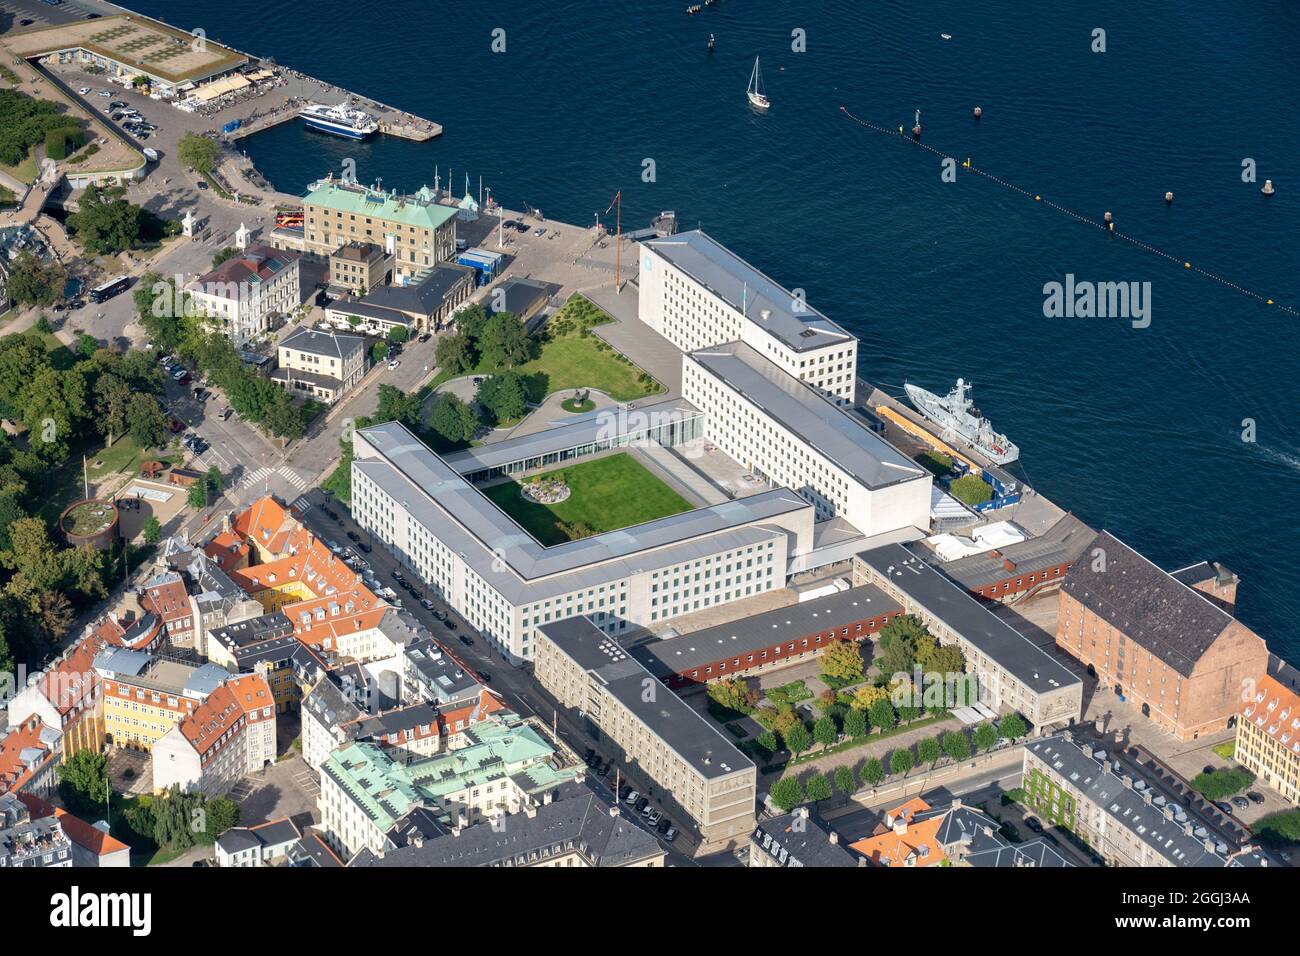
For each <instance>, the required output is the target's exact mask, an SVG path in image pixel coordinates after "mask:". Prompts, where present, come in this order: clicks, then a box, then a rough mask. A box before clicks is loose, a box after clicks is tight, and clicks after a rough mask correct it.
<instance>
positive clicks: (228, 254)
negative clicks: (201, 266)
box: [212, 246, 239, 269]
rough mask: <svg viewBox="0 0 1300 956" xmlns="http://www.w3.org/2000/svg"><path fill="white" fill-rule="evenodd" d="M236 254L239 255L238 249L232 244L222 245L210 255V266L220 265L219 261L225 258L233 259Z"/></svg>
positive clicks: (223, 260)
mask: <svg viewBox="0 0 1300 956" xmlns="http://www.w3.org/2000/svg"><path fill="white" fill-rule="evenodd" d="M237 255H239V250H238V249H236V248H235V247H234V246H226V247H224V248H223V249H221V250H220V251H219V252H218V253H217V254H216V255H215V256H213V257H212V268H214V269H215V268H216V267H217V266H219V265H221V263H223V262H225V261H226V260H227V259H233V258H235V256H237Z"/></svg>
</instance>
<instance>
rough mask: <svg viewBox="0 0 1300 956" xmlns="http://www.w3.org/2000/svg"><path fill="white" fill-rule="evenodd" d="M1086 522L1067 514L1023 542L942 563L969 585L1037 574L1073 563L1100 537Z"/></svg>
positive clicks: (982, 584)
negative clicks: (1009, 564)
mask: <svg viewBox="0 0 1300 956" xmlns="http://www.w3.org/2000/svg"><path fill="white" fill-rule="evenodd" d="M1096 535H1097V532H1095V531H1093V530H1092V529H1091V528H1089V527H1088V526H1087V525H1086V524H1084V523H1083V522H1082V521H1080V520H1079V519H1078V518H1076V517H1075V516H1074V515H1072V514H1066V515H1063V516H1062V517H1061V518H1060V520H1059V521H1057V522H1056V524H1054V525H1052V526H1051V527H1050V528H1048V529H1047V530H1046V531H1045V532H1043V533H1042V534H1041V535H1039V536H1038V537H1036V538H1027V539H1026V540H1024V541H1021V542H1020V543H1019V544H1009V545H1007V546H1005V547H1002V548H996V549H994V550H996V551H997V556H996V557H995V556H994V554H993V552H992V551H986V552H984V553H983V554H972V555H969V556H968V557H965V558H958V559H957V560H956V561H948V562H945V563H944V564H942V565H940V567H942V568H943V571H944V573H945V574H947V575H948V577H950V578H952V579H953V580H954V581H957V582H959V583H960V584H962V585H964V586H965V587H968V588H978V587H983V586H985V585H987V584H992V583H993V582H994V581H1001V580H1004V579H1005V578H1009V577H1015V576H1016V575H1020V574H1034V573H1035V572H1037V571H1042V570H1044V569H1046V568H1050V567H1054V566H1056V565H1058V564H1073V563H1074V562H1075V561H1077V560H1078V558H1079V555H1081V554H1083V552H1084V549H1085V548H1087V547H1088V544H1089V542H1091V541H1092V539H1093V538H1094V537H1096ZM1003 558H1006V559H1007V560H1009V561H1011V562H1012V563H1013V564H1014V565H1015V566H1016V568H1015V570H1014V571H1008V570H1007V569H1006V565H1005V564H1003V563H1002V561H1003Z"/></svg>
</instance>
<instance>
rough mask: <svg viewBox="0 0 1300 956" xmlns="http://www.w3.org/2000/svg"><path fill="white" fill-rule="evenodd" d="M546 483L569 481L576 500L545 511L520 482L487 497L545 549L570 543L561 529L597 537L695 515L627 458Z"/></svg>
mask: <svg viewBox="0 0 1300 956" xmlns="http://www.w3.org/2000/svg"><path fill="white" fill-rule="evenodd" d="M541 477H543V478H563V479H564V481H565V483H567V484H568V486H569V489H570V492H571V493H570V495H569V497H568V498H567V499H566V500H565V501H561V502H559V503H558V504H554V505H541V504H537V503H535V502H532V501H527V500H525V499H524V498H523V497H522V496H521V495H520V486H519V483H518V482H514V481H511V482H506V483H505V484H500V485H495V486H493V487H491V488H485V489H484V494H486V495H487V496H488V497H489V498H491V499H492V501H493V502H495V503H496V504H497V506H498V507H500V508H501V510H502V511H504V512H505V513H506V514H508V515H510V517H512V518H514V519H515V520H516V521H518V522H519V524H520V525H522V526H523V528H524V530H525V531H527V532H528V533H529V534H531V535H532V536H533V537H534V538H536V539H537V540H538V541H540V542H541V543H542V544H544V545H548V546H549V545H553V544H559V543H560V542H562V541H567V540H569V536H568V535H567V534H566V533H565V531H564V530H563V528H561V526H560V525H561V523H562V522H564V523H567V524H569V525H577V524H583V525H587V526H588V527H590V528H591V529H592V531H593V532H594V533H596V534H599V533H601V532H603V531H613V530H615V529H616V528H626V527H628V526H630V525H634V524H640V523H641V522H643V521H652V520H653V519H655V518H662V517H665V516H666V515H673V514H677V513H679V512H682V511H690V510H691V507H692V506H691V504H690V503H689V502H688V501H687V500H686V499H685V498H683V497H682V496H681V495H679V494H677V492H675V491H673V490H672V489H671V488H669V487H668V486H667V485H666V484H664V483H663V482H662V481H660V480H659V479H658V478H656V477H655V476H654V475H652V474H650V472H649V471H647V470H646V469H645V467H643V466H642V465H641V464H640V463H639V462H637V461H636V459H634V458H633V457H632V456H631V455H629V454H626V453H623V454H618V455H610V456H609V457H608V458H598V459H596V460H595V461H588V462H583V463H582V464H578V465H570V466H569V467H567V468H561V469H558V470H556V471H550V472H547V473H546V474H545V475H542V476H541Z"/></svg>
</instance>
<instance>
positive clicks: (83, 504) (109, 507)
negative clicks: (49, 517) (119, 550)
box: [59, 498, 122, 550]
mask: <svg viewBox="0 0 1300 956" xmlns="http://www.w3.org/2000/svg"><path fill="white" fill-rule="evenodd" d="M121 527H122V526H121V515H120V513H119V512H118V510H117V505H115V504H113V502H111V501H106V500H104V499H102V498H83V499H82V500H81V501H74V502H73V503H72V504H70V505H68V507H66V508H65V509H63V514H61V515H59V530H60V531H62V532H63V537H64V539H65V540H66V541H67V542H68V544H69V545H71V546H72V547H74V548H75V547H78V546H79V545H83V544H88V545H90V546H91V547H92V548H99V549H101V550H103V549H105V548H108V547H111V546H112V545H113V543H114V542H116V541H117V540H118V538H120V537H121Z"/></svg>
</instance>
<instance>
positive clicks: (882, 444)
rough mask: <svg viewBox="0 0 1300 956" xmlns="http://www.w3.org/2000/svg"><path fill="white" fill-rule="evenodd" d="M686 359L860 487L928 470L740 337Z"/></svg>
mask: <svg viewBox="0 0 1300 956" xmlns="http://www.w3.org/2000/svg"><path fill="white" fill-rule="evenodd" d="M690 360H691V361H694V362H696V363H697V364H698V365H699V366H700V367H701V368H703V369H704V370H705V371H707V372H709V373H710V374H712V375H713V376H714V377H715V378H717V379H718V380H719V381H720V382H721V383H722V384H723V385H726V386H727V387H729V388H731V389H734V390H735V391H736V392H739V393H740V395H741V397H742V398H744V399H745V400H746V401H748V402H749V403H750V404H751V405H755V406H757V407H758V408H759V409H760V410H761V411H762V412H763V413H764V414H765V415H767V416H768V417H769V418H772V419H774V420H775V421H777V422H778V423H779V424H781V425H783V426H784V427H785V428H786V429H788V430H789V431H790V432H791V433H792V434H793V435H795V436H796V437H797V438H799V439H800V440H802V441H803V442H804V443H805V444H807V445H809V446H811V447H812V448H814V449H816V450H817V451H819V452H821V453H822V454H823V455H825V456H826V457H827V458H829V459H831V460H832V461H834V462H835V463H836V464H838V465H839V466H840V467H841V468H843V469H844V471H845V472H847V473H848V474H850V475H852V476H853V477H854V478H856V479H857V481H858V482H859V483H860V484H862V485H863V486H865V487H867V488H870V489H876V488H885V487H888V486H889V485H896V484H898V483H899V482H903V481H914V480H917V479H926V480H929V476H930V473H929V472H928V471H926V470H925V469H924V468H922V467H921V466H920V465H918V464H917V463H916V462H914V461H912V459H910V458H908V457H907V456H906V455H904V454H903V453H902V452H901V451H899V450H898V449H897V448H895V447H894V446H893V445H891V444H890V443H889V442H887V441H885V439H883V438H881V437H880V436H879V435H877V434H876V433H875V432H873V431H872V430H871V429H869V428H867V427H866V426H865V425H864V424H863V423H862V422H861V421H859V420H858V419H856V418H854V417H852V416H850V415H847V414H845V412H844V411H843V410H842V409H840V408H837V407H836V406H835V405H833V404H831V403H830V402H828V401H826V399H824V398H822V397H821V396H820V395H818V394H817V393H816V392H815V391H814V390H813V389H812V387H811V386H809V385H807V384H806V383H804V382H801V381H799V380H798V379H796V378H792V377H791V376H789V375H787V374H786V373H785V372H783V371H781V369H779V368H777V367H776V366H775V365H773V364H772V363H771V362H769V361H768V360H767V359H765V358H764V357H763V356H762V355H760V354H759V353H758V352H756V351H754V350H753V349H752V348H750V347H749V346H748V345H745V344H744V343H743V342H730V343H728V344H727V345H721V346H718V347H717V348H709V349H700V350H699V351H698V352H692V353H690Z"/></svg>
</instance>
